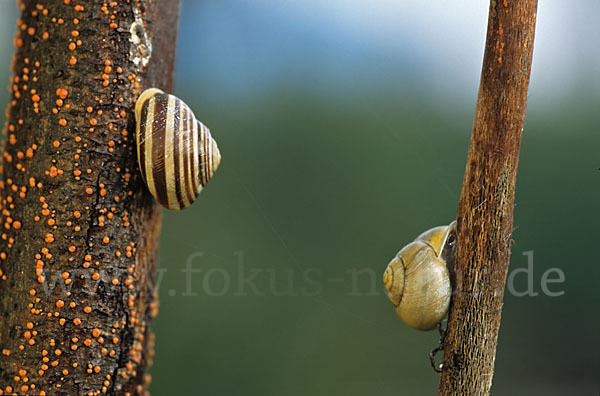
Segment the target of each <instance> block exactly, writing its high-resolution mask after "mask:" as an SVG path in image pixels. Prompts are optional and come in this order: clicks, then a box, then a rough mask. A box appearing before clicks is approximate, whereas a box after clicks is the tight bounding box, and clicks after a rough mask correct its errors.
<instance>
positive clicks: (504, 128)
mask: <svg viewBox="0 0 600 396" xmlns="http://www.w3.org/2000/svg"><path fill="white" fill-rule="evenodd" d="M536 9H537V0H512V1H511V0H504V1H497V0H492V1H491V4H490V11H489V20H488V31H487V41H486V45H485V55H484V59H483V68H482V74H481V82H480V88H479V96H478V99H477V109H476V112H475V121H474V125H473V133H472V137H471V144H470V147H469V154H468V157H467V166H466V171H465V177H464V180H463V188H462V193H461V196H460V202H459V206H458V215H457V223H458V224H457V229H458V234H457V239H458V242H457V252H456V268H455V276H454V294H453V299H452V304H451V308H450V314H449V319H448V329H447V333H446V338H445V341H444V363H443V372H442V375H441V379H440V385H439V392H438V395H445V396H449V395H461V396H468V395H488V394H489V391H490V388H491V385H492V376H493V371H494V359H495V355H496V343H497V338H498V329H499V326H500V316H501V311H502V299H503V296H504V285H505V282H506V274H507V271H508V264H509V259H510V241H511V234H512V226H513V206H514V197H515V181H516V176H517V165H518V159H519V147H520V144H521V132H522V129H523V121H524V116H525V107H526V104H527V88H528V85H529V75H530V71H531V59H532V52H533V40H534V33H535V19H536Z"/></svg>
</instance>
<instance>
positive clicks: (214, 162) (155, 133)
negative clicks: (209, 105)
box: [135, 88, 221, 210]
mask: <svg viewBox="0 0 600 396" xmlns="http://www.w3.org/2000/svg"><path fill="white" fill-rule="evenodd" d="M135 119H136V145H137V157H138V165H139V167H140V172H141V174H142V177H143V179H144V182H145V183H146V186H148V190H149V191H150V193H151V194H152V195H153V196H154V197H155V198H156V199H157V200H158V202H159V203H160V204H161V205H163V206H164V207H166V208H168V209H173V210H180V209H183V208H186V207H188V206H190V205H191V204H192V203H193V202H194V201H195V200H196V198H197V197H198V195H199V194H200V191H202V188H203V187H204V186H205V185H206V183H208V181H209V180H210V179H211V178H212V176H213V174H214V172H215V171H216V170H217V167H218V166H219V163H220V161H221V153H220V152H219V148H218V147H217V143H216V142H215V140H214V139H213V138H212V136H211V134H210V130H209V129H208V128H207V127H206V126H204V124H202V123H201V122H200V121H198V120H197V119H196V117H195V116H194V113H193V112H192V110H191V109H190V108H189V107H188V106H187V105H186V104H185V103H184V102H183V101H182V100H180V99H179V98H177V97H175V96H173V95H169V94H166V93H164V92H163V91H161V90H160V89H157V88H150V89H147V90H145V91H144V92H142V94H141V95H140V96H139V98H138V100H137V102H136V105H135Z"/></svg>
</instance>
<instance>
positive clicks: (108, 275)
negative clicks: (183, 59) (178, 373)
mask: <svg viewBox="0 0 600 396" xmlns="http://www.w3.org/2000/svg"><path fill="white" fill-rule="evenodd" d="M18 5H19V7H20V9H21V18H20V19H19V21H18V22H17V33H16V37H15V46H16V48H17V50H16V54H15V56H14V59H13V64H12V69H13V73H14V76H13V77H12V79H11V84H10V92H11V95H12V100H11V102H10V103H9V106H8V109H7V122H6V124H5V128H4V133H5V134H6V135H7V140H6V141H5V142H4V147H3V169H2V175H3V179H2V181H1V182H0V193H1V198H0V202H1V206H2V213H1V218H0V221H1V223H0V224H1V225H2V231H1V238H0V260H1V262H0V352H1V353H0V395H2V394H4V395H8V394H11V395H12V394H19V395H25V394H27V395H97V394H108V395H133V394H141V393H143V392H144V383H145V381H146V380H147V377H146V375H145V371H146V368H147V365H148V363H149V360H150V354H151V349H152V345H151V344H152V335H151V332H150V320H151V318H152V317H153V316H154V315H155V314H156V312H157V300H156V294H155V288H154V284H155V269H156V265H157V245H158V236H159V232H160V209H159V207H158V206H157V204H156V202H155V201H154V200H153V199H152V197H151V196H150V195H149V193H148V192H147V190H146V189H145V188H144V186H143V181H142V179H141V177H140V176H139V173H138V169H137V164H136V154H135V142H134V136H135V135H134V116H133V106H134V100H135V98H136V97H137V95H138V94H139V93H140V92H141V90H142V89H144V88H146V87H149V86H157V87H160V88H162V89H164V90H166V91H171V88H172V74H173V65H174V53H175V41H176V36H177V31H176V30H177V22H178V11H179V3H178V1H173V0H129V1H126V0H122V1H92V0H90V1H84V0H46V1H40V0H37V1H22V2H19V3H18Z"/></svg>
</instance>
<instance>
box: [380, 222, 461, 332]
mask: <svg viewBox="0 0 600 396" xmlns="http://www.w3.org/2000/svg"><path fill="white" fill-rule="evenodd" d="M455 240H456V221H454V222H452V223H451V224H450V225H447V226H441V227H435V228H432V229H430V230H428V231H426V232H424V233H422V234H421V235H419V236H418V237H417V238H416V239H415V240H414V241H413V242H411V243H409V244H408V245H406V246H405V247H403V248H402V249H401V250H400V251H399V252H398V254H397V255H396V257H394V258H393V259H392V261H390V263H389V264H388V266H387V268H386V270H385V273H384V274H383V283H384V286H385V288H386V291H387V296H388V298H389V299H390V301H391V302H392V304H394V306H395V307H396V312H397V313H398V316H400V318H401V319H402V320H403V321H404V322H405V323H406V324H407V325H409V326H410V327H413V328H415V329H418V330H431V329H433V328H435V326H436V325H437V324H438V323H439V322H441V321H442V319H443V318H444V316H446V313H447V312H448V307H449V305H450V297H451V296H452V286H451V283H450V270H451V268H452V266H453V265H454V243H455Z"/></svg>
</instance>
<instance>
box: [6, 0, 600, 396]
mask: <svg viewBox="0 0 600 396" xmlns="http://www.w3.org/2000/svg"><path fill="white" fill-rule="evenodd" d="M426 3H427V4H421V2H416V1H415V2H403V1H392V0H376V1H371V2H361V1H358V0H347V1H342V0H332V1H329V2H320V1H317V0H293V1H285V2H281V1H276V0H253V1H242V0H206V1H204V0H203V1H184V3H183V12H182V18H181V24H180V35H179V43H178V59H177V68H176V76H177V78H176V81H177V83H176V93H177V94H178V96H180V97H181V98H183V99H184V100H186V102H188V103H189V104H190V105H191V107H192V108H193V109H194V111H195V113H196V114H197V115H198V116H199V117H200V118H201V119H202V120H203V122H204V123H205V124H207V125H208V126H209V127H210V128H211V130H212V132H213V135H214V136H215V137H216V139H217V140H218V142H219V146H220V148H221V151H222V154H223V161H222V164H221V167H220V169H219V171H218V173H217V174H216V176H215V178H214V179H213V181H211V183H210V184H209V186H208V187H207V188H206V190H205V191H204V192H203V193H202V195H201V197H200V198H199V200H198V202H197V204H196V205H194V206H193V207H192V208H190V209H188V210H186V211H185V212H183V213H173V212H165V216H164V224H163V233H162V241H161V257H160V265H161V273H162V278H161V283H160V299H161V309H160V314H159V316H158V318H157V319H156V320H155V321H154V323H153V327H154V330H155V332H156V336H157V341H156V356H155V359H154V366H153V368H152V370H151V372H152V376H153V382H152V387H151V390H152V392H153V394H154V395H166V394H172V393H173V392H174V391H176V393H177V394H193V395H200V394H208V395H231V394H241V393H244V394H247V395H287V396H294V395H306V394H311V395H330V394H333V395H346V396H351V395H371V394H377V395H432V394H435V392H436V389H437V382H438V378H439V377H438V375H437V374H435V373H434V372H433V371H432V370H431V368H430V367H429V362H428V358H427V354H428V353H429V351H430V350H431V349H433V348H434V347H435V346H436V345H437V341H438V336H437V334H436V332H428V333H423V332H417V331H414V330H411V329H410V328H408V327H407V326H405V325H404V324H403V323H402V322H401V321H400V319H399V318H397V317H396V316H395V313H394V310H393V308H392V305H391V304H390V303H389V302H388V301H387V298H386V297H385V295H384V293H383V290H382V285H381V281H380V279H381V274H382V272H383V270H384V268H385V267H386V265H387V263H388V261H389V260H390V259H391V258H392V257H393V256H394V254H395V253H396V252H397V251H398V250H399V249H400V248H401V247H402V246H403V245H404V244H405V243H407V242H408V241H410V240H411V239H412V238H414V237H415V236H416V235H418V234H419V233H421V232H422V231H423V230H425V229H427V228H430V227H432V226H435V225H439V224H447V223H449V222H450V221H451V220H452V219H453V218H454V217H455V213H456V205H457V202H458V197H459V194H460V187H461V183H462V176H463V172H464V166H465V158H466V152H467V147H468V142H469V137H470V132H471V126H472V119H473V110H474V106H475V99H476V94H477V86H478V82H479V73H480V67H481V58H482V51H483V44H484V40H485V28H486V22H487V4H484V3H485V2H478V1H475V0H471V1H465V2H461V4H460V5H453V6H452V9H451V10H449V8H448V7H447V5H448V4H447V3H446V2H444V1H441V0H438V1H430V2H426ZM599 13H600V4H598V2H597V1H595V0H587V1H579V2H576V3H564V4H559V2H540V5H539V13H538V29H537V37H536V50H535V55H534V67H533V74H532V80H531V90H530V95H529V107H528V111H527V117H526V122H525V130H524V134H523V143H522V148H521V160H520V164H519V175H518V183H517V195H516V207H515V221H514V225H515V231H514V234H513V239H514V243H513V248H512V257H511V266H510V271H511V272H512V271H514V270H516V269H518V268H525V267H526V266H527V257H526V256H525V255H523V253H524V252H528V251H533V254H534V262H533V274H532V275H533V276H532V278H531V279H532V282H533V288H534V289H533V290H534V292H536V293H538V295H537V296H517V295H516V294H515V293H511V292H509V291H507V294H506V297H505V304H504V310H503V317H502V326H501V328H500V338H499V345H498V353H497V358H496V372H495V376H494V386H493V389H492V393H493V394H496V395H504V394H511V395H565V394H571V395H597V394H598V392H599V390H600V379H599V376H600V361H599V359H598V352H599V351H600V339H599V330H598V328H599V326H600V319H599V317H600V315H599V313H600V310H599V308H598V304H599V303H600V292H599V280H600V269H599V265H598V264H599V263H598V258H597V254H598V253H597V252H596V248H597V246H598V245H597V244H598V242H597V241H598V233H597V229H598V225H597V221H598V202H599V200H598V191H599V178H600V171H599V169H598V168H599V167H600V156H599V155H598V152H599V151H598V150H599V145H600V137H599V135H600V134H599V132H600V130H599V125H600V112H599V111H598V105H599V103H600V55H599V52H598V47H597V44H598V42H599V40H600V33H599V31H598V29H597V22H596V21H595V19H594V18H596V16H597V15H598V14H599ZM16 16H17V13H16V7H15V4H14V3H13V2H11V1H2V2H0V32H1V42H0V55H1V56H0V80H3V81H5V85H8V79H9V75H10V74H9V63H10V59H11V52H12V51H13V47H12V37H13V31H14V26H15V22H14V21H15V20H16ZM7 100H8V95H7V93H6V90H3V91H2V93H1V95H0V107H5V106H6V103H7ZM187 266H189V267H190V268H191V267H193V268H194V269H196V270H200V271H201V272H197V273H193V274H191V275H190V277H189V278H188V279H186V274H185V273H184V272H182V271H184V270H185V268H186V267H187ZM551 268H556V269H559V270H560V271H562V272H563V273H564V277H565V281H564V282H563V283H556V284H551V285H550V286H549V288H550V290H551V291H552V292H564V293H563V294H562V295H560V296H557V297H551V296H548V295H546V294H545V293H544V292H543V290H542V288H541V280H542V276H543V274H544V272H545V271H547V270H548V269H551ZM357 271H358V272H357ZM551 277H552V278H554V277H556V274H553V275H551ZM244 280H246V281H247V282H245V283H244ZM527 288H528V280H527V277H526V276H525V274H523V273H520V274H517V275H516V276H515V278H514V285H513V290H516V291H517V292H523V291H526V290H527Z"/></svg>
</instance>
